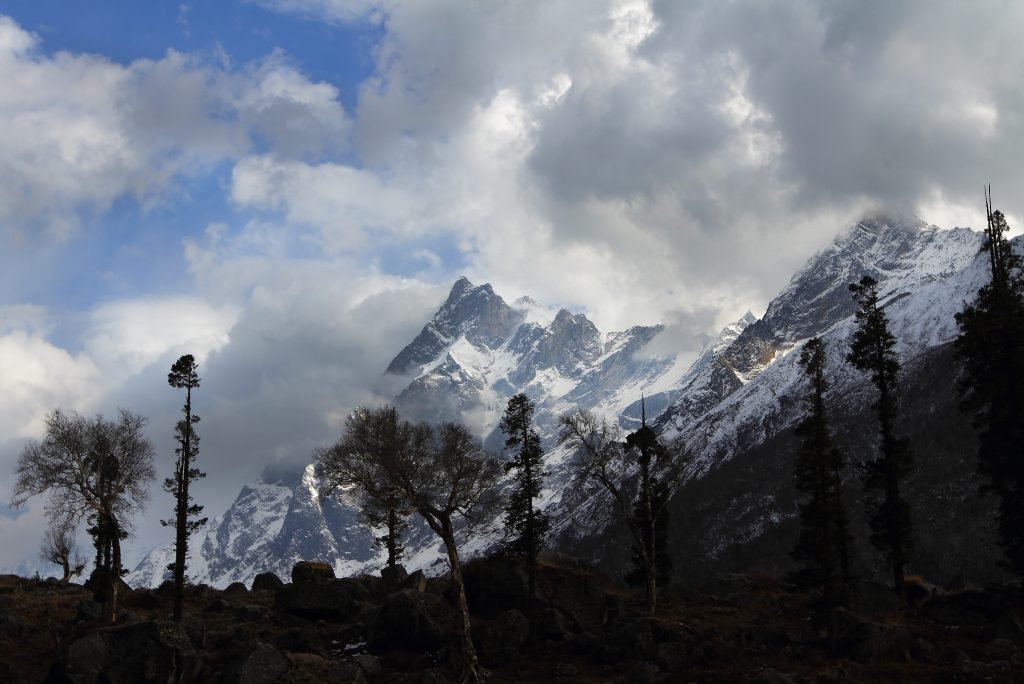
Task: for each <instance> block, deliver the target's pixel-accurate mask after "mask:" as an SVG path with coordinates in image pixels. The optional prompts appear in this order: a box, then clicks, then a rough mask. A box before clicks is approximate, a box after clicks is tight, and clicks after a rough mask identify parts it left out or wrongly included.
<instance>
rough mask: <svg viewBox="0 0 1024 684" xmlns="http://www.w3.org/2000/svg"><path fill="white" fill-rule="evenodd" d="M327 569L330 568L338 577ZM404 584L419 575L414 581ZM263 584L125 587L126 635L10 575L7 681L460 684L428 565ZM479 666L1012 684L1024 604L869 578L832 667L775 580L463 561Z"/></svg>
mask: <svg viewBox="0 0 1024 684" xmlns="http://www.w3.org/2000/svg"><path fill="white" fill-rule="evenodd" d="M327 571H328V572H330V571H329V569H328V570H327ZM403 574H404V573H403ZM293 580H294V581H293V582H291V583H287V584H282V583H281V582H280V580H278V579H277V578H276V577H273V576H270V575H263V576H260V577H259V578H257V581H256V582H254V590H253V589H251V588H247V587H244V586H242V585H240V584H239V585H233V586H231V587H228V588H227V589H225V590H224V591H219V590H214V589H210V588H208V587H204V586H195V587H191V588H190V589H189V592H188V596H187V602H186V615H185V619H184V620H183V622H182V623H181V624H180V625H175V624H174V623H173V622H171V621H170V619H169V618H170V613H171V598H170V592H169V590H168V587H162V588H160V589H156V590H150V589H141V590H134V591H130V590H129V591H126V592H125V595H124V596H123V601H122V611H121V615H120V618H119V621H118V623H117V624H116V625H115V626H109V625H106V624H104V623H103V622H102V621H101V619H100V606H99V604H96V603H95V602H93V600H92V598H91V594H90V592H89V591H88V590H86V589H85V588H84V587H81V586H79V585H74V584H70V585H61V584H59V583H56V582H53V581H38V580H28V579H22V578H18V577H14V576H0V681H2V682H12V683H15V682H40V681H50V682H69V681H70V682H107V683H110V684H120V683H122V682H123V683H129V682H132V683H134V682H175V681H182V682H189V681H197V682H235V683H239V684H262V683H264V682H266V683H269V682H337V683H338V684H342V683H352V682H358V683H367V684H375V683H378V682H379V683H381V684H390V683H398V682H402V683H405V682H408V683H410V684H411V683H417V684H442V683H443V682H446V681H450V678H452V677H454V673H453V671H452V670H451V669H450V663H451V650H450V649H451V648H452V646H451V644H454V643H456V640H455V637H454V634H455V629H456V625H457V622H456V620H457V616H456V614H455V611H454V608H453V605H454V604H453V602H452V600H451V587H450V583H449V582H448V581H447V580H446V579H444V578H438V579H428V578H426V577H423V576H422V575H421V574H419V573H414V574H413V575H411V576H409V577H404V576H395V577H389V578H388V579H387V580H385V579H383V578H380V577H365V576H364V577H357V578H346V579H332V578H331V577H329V576H325V575H324V574H321V573H320V571H318V570H317V568H316V567H315V566H310V567H304V568H297V572H296V573H293ZM466 583H467V593H468V596H469V600H470V605H471V608H472V611H473V628H474V636H475V639H476V642H477V646H478V649H479V653H480V656H481V661H482V662H483V664H484V665H485V667H486V668H487V669H488V671H489V672H490V673H491V678H490V681H492V682H495V683H498V682H549V681H557V682H565V683H566V684H572V683H583V682H609V683H611V682H638V683H640V682H684V683H685V682H707V683H716V682H760V683H761V684H785V683H787V682H793V683H796V682H1012V681H1015V680H1018V679H1019V680H1024V651H1021V650H1019V649H1021V647H1022V646H1024V626H1022V621H1024V604H1022V602H1021V601H1020V600H1019V599H1018V598H1017V597H1016V595H1014V594H1011V593H1010V592H1006V591H1002V590H999V589H994V588H989V589H984V590H982V589H969V588H968V589H963V588H961V589H959V590H943V589H939V588H936V587H929V586H927V585H925V584H924V583H915V584H914V585H913V587H912V589H913V591H912V592H911V596H912V608H910V609H909V610H906V609H902V608H900V607H899V605H898V604H897V603H896V601H895V595H894V594H892V592H890V591H888V590H887V589H885V588H884V587H881V586H879V585H873V584H870V583H862V584H858V585H857V586H856V588H855V589H856V591H855V592H854V596H853V598H852V601H851V609H850V610H849V611H847V612H843V613H842V615H841V620H840V622H841V627H842V639H841V647H842V656H841V657H839V658H836V659H832V658H829V657H828V655H827V652H826V648H825V643H824V632H823V631H822V630H820V629H818V628H817V627H816V626H815V625H814V623H813V621H812V620H811V619H809V618H808V615H809V614H810V613H811V612H812V611H811V609H810V604H811V602H812V597H811V596H810V595H808V594H807V593H804V592H800V591H797V590H796V589H794V588H793V587H791V586H788V585H786V584H783V583H781V582H779V581H777V580H774V579H770V578H760V577H751V576H746V575H729V576H723V577H718V578H716V579H714V580H713V581H711V582H710V583H708V584H706V585H704V586H702V587H700V588H697V589H687V590H683V589H673V588H669V589H668V590H667V591H666V592H665V595H664V596H663V597H662V600H661V604H660V608H659V611H658V615H657V617H653V618H652V617H649V616H647V615H645V614H644V613H643V610H642V602H641V601H640V597H639V596H637V595H635V594H634V593H631V592H630V591H627V590H625V589H624V588H622V587H621V586H619V585H617V584H616V583H615V582H613V581H611V580H609V579H608V578H606V577H604V576H602V575H601V574H600V573H597V572H595V571H594V570H593V569H591V568H589V567H586V566H584V565H583V564H581V563H579V562H578V561H576V560H574V559H572V558H570V557H567V556H562V555H559V554H551V553H549V554H546V555H545V557H544V561H543V564H542V573H541V578H540V583H539V587H538V591H539V594H540V597H539V598H540V600H538V601H537V602H535V603H533V604H529V603H528V602H527V601H526V600H525V599H526V593H527V592H526V590H525V587H526V577H525V574H524V573H523V571H522V569H521V568H520V567H519V566H518V565H517V564H516V563H514V562H511V561H505V560H487V561H477V562H474V563H471V564H470V565H469V566H468V567H467V569H466Z"/></svg>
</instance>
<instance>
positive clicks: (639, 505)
mask: <svg viewBox="0 0 1024 684" xmlns="http://www.w3.org/2000/svg"><path fill="white" fill-rule="evenodd" d="M641 406H642V403H641ZM559 422H560V423H561V426H562V432H561V434H560V435H559V443H560V444H568V445H570V446H574V447H576V448H577V461H576V463H575V466H576V468H577V469H578V473H579V476H580V478H581V479H591V480H594V481H596V482H597V483H598V484H599V485H600V486H601V487H603V488H604V489H605V491H607V492H608V493H609V494H610V495H611V497H612V499H613V500H614V501H615V503H616V504H617V506H618V509H619V513H620V515H621V516H622V518H623V521H624V522H625V523H626V525H627V526H628V527H629V531H630V533H631V534H632V536H633V541H634V544H633V552H634V554H635V555H636V557H637V559H638V561H639V563H640V564H641V565H642V567H643V580H644V595H645V599H646V605H647V610H648V612H650V613H651V614H652V615H653V614H654V613H655V611H656V609H657V584H658V579H657V574H658V573H657V558H658V548H659V542H658V537H659V536H663V535H662V534H660V533H659V521H660V520H661V518H662V516H663V515H665V514H666V512H667V509H668V504H669V501H670V500H671V498H672V494H673V493H674V492H675V489H676V487H677V486H678V485H679V483H680V482H681V480H682V477H683V465H684V454H683V445H682V442H680V441H678V440H677V441H675V442H673V443H672V444H670V445H665V444H663V443H662V442H661V440H659V439H658V437H657V435H656V434H655V433H654V430H652V429H651V428H650V427H649V426H648V425H647V420H646V415H644V416H643V417H642V419H641V427H640V429H639V430H637V431H636V432H634V433H632V434H630V435H628V436H627V437H626V439H625V441H622V440H621V431H620V429H619V427H618V426H617V425H615V424H611V423H609V422H608V421H607V420H604V419H602V418H599V417H598V416H596V415H594V414H593V413H591V412H590V411H585V410H582V409H581V410H577V411H575V412H573V413H570V414H567V415H564V416H562V418H561V419H560V421H559ZM634 466H635V468H636V469H635V471H634V470H633V468H634ZM634 478H635V480H634ZM633 481H635V484H636V496H635V498H634V497H632V496H631V495H630V489H631V485H632V482H633ZM664 522H665V524H666V526H667V522H668V520H667V518H666V519H665V521H664Z"/></svg>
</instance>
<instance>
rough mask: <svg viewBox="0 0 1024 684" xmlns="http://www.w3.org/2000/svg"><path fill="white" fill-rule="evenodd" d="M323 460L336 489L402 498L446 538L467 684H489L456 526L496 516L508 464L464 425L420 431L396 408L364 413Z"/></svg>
mask: <svg viewBox="0 0 1024 684" xmlns="http://www.w3.org/2000/svg"><path fill="white" fill-rule="evenodd" d="M318 459H319V462H320V465H321V467H322V468H323V471H324V476H325V482H326V483H327V486H328V487H332V488H333V487H355V488H356V489H358V490H359V491H361V492H363V493H364V494H365V495H366V496H368V497H370V498H371V499H374V500H377V501H384V500H386V499H387V498H388V497H389V496H396V497H399V498H400V500H401V507H402V508H403V509H406V510H409V511H415V512H416V513H418V514H419V515H420V517H422V518H423V520H425V521H426V523H427V525H429V526H430V529H432V530H433V531H434V533H435V534H437V536H438V537H440V538H441V541H442V542H443V543H444V546H445V550H446V552H447V554H448V566H449V568H450V569H451V578H452V585H453V587H454V589H455V595H456V601H457V603H458V609H459V613H460V615H461V643H460V654H461V658H460V660H461V668H462V677H461V681H463V682H479V681H482V677H483V671H482V670H481V669H480V664H479V661H478V660H477V656H476V650H475V649H474V648H473V637H472V632H471V629H470V623H469V605H468V604H467V602H466V589H465V584H464V582H463V579H462V564H461V561H460V560H459V550H458V544H457V542H456V538H455V532H456V530H455V525H456V521H457V520H461V521H463V522H464V523H465V524H466V525H467V526H468V527H467V530H468V529H469V527H471V526H472V525H473V524H474V523H478V522H484V521H487V520H489V519H490V516H491V515H493V513H494V511H495V509H496V508H497V506H498V503H499V501H498V496H497V494H496V492H495V485H496V483H497V481H498V477H499V475H500V473H501V463H500V462H499V461H498V460H497V459H494V458H492V457H490V456H488V455H487V454H486V453H485V452H484V450H483V448H482V447H481V446H480V443H479V441H478V440H476V439H475V438H473V436H472V435H471V434H470V433H469V431H468V430H467V429H466V428H465V427H464V426H462V425H459V424H454V423H446V424H444V425H441V426H439V427H438V428H436V429H434V428H432V427H431V426H429V425H427V424H425V423H420V424H418V425H413V424H411V423H408V422H406V421H402V420H398V418H397V417H396V415H395V412H394V410H393V409H391V408H388V407H384V408H380V409H357V410H356V411H355V412H353V414H352V415H351V416H349V418H348V420H347V421H346V423H345V434H344V435H343V436H342V439H341V440H340V441H339V442H338V443H337V444H335V445H334V446H332V447H330V448H328V449H325V450H322V451H320V452H319V454H318Z"/></svg>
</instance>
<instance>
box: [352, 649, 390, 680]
mask: <svg viewBox="0 0 1024 684" xmlns="http://www.w3.org/2000/svg"><path fill="white" fill-rule="evenodd" d="M352 660H353V661H354V662H355V663H356V664H357V665H359V668H360V669H361V670H362V671H363V672H365V673H366V674H368V675H369V676H371V677H377V676H379V675H380V674H381V672H383V671H384V668H383V667H381V664H380V658H378V657H377V656H375V655H370V654H369V653H360V654H359V655H357V656H354V657H353V658H352Z"/></svg>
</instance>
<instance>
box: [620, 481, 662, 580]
mask: <svg viewBox="0 0 1024 684" xmlns="http://www.w3.org/2000/svg"><path fill="white" fill-rule="evenodd" d="M671 493H672V492H671V490H670V489H669V487H668V484H667V483H665V482H663V481H661V480H656V481H655V482H654V483H653V485H652V486H651V509H652V510H654V511H659V513H658V514H657V515H656V516H655V518H654V525H653V526H652V525H651V524H650V521H648V520H647V510H646V507H645V505H644V497H643V496H637V499H636V503H635V504H634V506H633V517H634V519H635V520H636V521H637V526H638V527H639V529H640V541H639V542H634V543H633V545H632V546H631V547H630V551H631V554H632V555H631V556H630V566H631V567H630V569H629V571H628V572H627V573H626V574H625V575H624V576H623V579H624V580H625V581H626V584H628V585H630V586H631V587H644V586H646V584H647V568H646V565H645V563H644V549H645V548H653V549H654V575H655V580H656V583H657V586H658V587H667V586H668V585H669V584H671V582H672V553H671V551H670V550H669V545H668V528H669V512H668V505H667V504H668V498H669V496H670V495H671ZM649 530H653V531H654V539H653V540H652V539H651V538H650V533H649Z"/></svg>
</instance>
